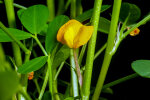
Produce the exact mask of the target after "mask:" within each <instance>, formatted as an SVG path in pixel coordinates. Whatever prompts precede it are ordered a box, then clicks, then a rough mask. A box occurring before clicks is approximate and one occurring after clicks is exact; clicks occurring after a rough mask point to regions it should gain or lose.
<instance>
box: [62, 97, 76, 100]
mask: <svg viewBox="0 0 150 100" xmlns="http://www.w3.org/2000/svg"><path fill="white" fill-rule="evenodd" d="M64 100H74V97H68V98H65V99H64Z"/></svg>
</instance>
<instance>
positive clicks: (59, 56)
mask: <svg viewBox="0 0 150 100" xmlns="http://www.w3.org/2000/svg"><path fill="white" fill-rule="evenodd" d="M69 55H70V49H69V48H68V46H66V45H63V46H62V47H61V48H60V50H59V51H58V52H57V53H56V55H55V57H54V60H53V64H52V66H53V67H54V68H56V67H58V66H59V65H60V64H61V62H63V61H65V60H66V59H67V58H68V57H69Z"/></svg>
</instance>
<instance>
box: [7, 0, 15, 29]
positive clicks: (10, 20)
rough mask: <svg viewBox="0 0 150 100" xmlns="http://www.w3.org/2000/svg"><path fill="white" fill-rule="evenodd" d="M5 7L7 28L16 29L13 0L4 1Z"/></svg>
mask: <svg viewBox="0 0 150 100" xmlns="http://www.w3.org/2000/svg"><path fill="white" fill-rule="evenodd" d="M4 2H5V6H6V13H7V19H8V25H9V27H16V19H15V12H14V7H13V0H4Z"/></svg>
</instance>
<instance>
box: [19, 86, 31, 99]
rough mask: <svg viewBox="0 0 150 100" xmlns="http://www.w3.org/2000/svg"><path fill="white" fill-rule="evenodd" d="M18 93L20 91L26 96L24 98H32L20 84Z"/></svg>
mask: <svg viewBox="0 0 150 100" xmlns="http://www.w3.org/2000/svg"><path fill="white" fill-rule="evenodd" d="M19 93H21V94H22V95H23V96H24V97H25V98H26V100H32V98H31V97H30V96H29V95H28V93H27V92H26V91H24V89H23V88H22V87H21V86H20V89H19Z"/></svg>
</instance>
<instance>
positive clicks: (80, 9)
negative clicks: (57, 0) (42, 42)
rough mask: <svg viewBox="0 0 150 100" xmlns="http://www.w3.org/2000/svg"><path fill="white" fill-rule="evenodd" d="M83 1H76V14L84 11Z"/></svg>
mask: <svg viewBox="0 0 150 100" xmlns="http://www.w3.org/2000/svg"><path fill="white" fill-rule="evenodd" d="M81 1H82V0H77V3H76V8H77V11H76V14H77V16H79V15H81V14H82V12H83V8H82V4H81Z"/></svg>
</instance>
